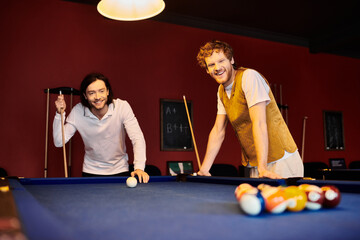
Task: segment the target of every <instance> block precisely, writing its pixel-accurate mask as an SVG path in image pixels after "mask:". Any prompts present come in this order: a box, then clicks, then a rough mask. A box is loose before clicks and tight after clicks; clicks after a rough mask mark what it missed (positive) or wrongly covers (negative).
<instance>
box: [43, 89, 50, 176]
mask: <svg viewBox="0 0 360 240" xmlns="http://www.w3.org/2000/svg"><path fill="white" fill-rule="evenodd" d="M49 102H50V89H49V88H48V89H47V93H46V123H45V167H44V178H47V160H48V159H47V158H48V146H49V144H48V143H49Z"/></svg>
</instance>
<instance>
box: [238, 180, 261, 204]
mask: <svg viewBox="0 0 360 240" xmlns="http://www.w3.org/2000/svg"><path fill="white" fill-rule="evenodd" d="M245 193H249V194H257V193H258V190H257V189H256V188H255V187H253V186H251V185H250V184H248V183H242V184H240V185H239V186H238V187H237V188H236V189H235V197H236V200H237V201H240V199H241V197H242V196H243V195H244V194H245Z"/></svg>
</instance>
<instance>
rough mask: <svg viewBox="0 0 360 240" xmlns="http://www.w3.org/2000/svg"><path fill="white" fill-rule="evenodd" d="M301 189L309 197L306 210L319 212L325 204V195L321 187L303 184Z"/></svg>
mask: <svg viewBox="0 0 360 240" xmlns="http://www.w3.org/2000/svg"><path fill="white" fill-rule="evenodd" d="M299 188H300V189H301V190H303V191H305V193H306V196H307V202H306V209H309V210H319V209H320V208H321V207H322V204H323V202H324V193H323V191H322V190H321V188H320V187H318V186H315V185H310V184H301V185H300V186H299Z"/></svg>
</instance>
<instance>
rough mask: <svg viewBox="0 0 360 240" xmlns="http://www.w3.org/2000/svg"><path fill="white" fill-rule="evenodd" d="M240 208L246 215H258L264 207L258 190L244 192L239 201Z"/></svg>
mask: <svg viewBox="0 0 360 240" xmlns="http://www.w3.org/2000/svg"><path fill="white" fill-rule="evenodd" d="M239 205H240V209H241V210H242V211H243V212H244V213H245V214H247V215H251V216H256V215H259V214H260V213H261V212H262V211H263V210H264V209H265V201H264V198H263V196H262V195H261V193H260V192H257V193H256V194H250V193H244V194H243V196H242V197H241V199H240V201H239Z"/></svg>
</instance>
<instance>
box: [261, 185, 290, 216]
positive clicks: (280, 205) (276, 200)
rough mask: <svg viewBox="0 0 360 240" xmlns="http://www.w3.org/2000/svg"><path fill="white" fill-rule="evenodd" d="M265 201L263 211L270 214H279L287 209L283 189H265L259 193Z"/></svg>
mask: <svg viewBox="0 0 360 240" xmlns="http://www.w3.org/2000/svg"><path fill="white" fill-rule="evenodd" d="M261 194H262V195H263V197H264V199H265V209H266V211H268V212H270V213H275V214H280V213H282V212H284V211H285V210H286V208H287V205H288V201H287V199H286V196H285V193H284V191H283V189H281V188H277V187H267V188H265V189H264V190H262V191H261Z"/></svg>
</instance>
